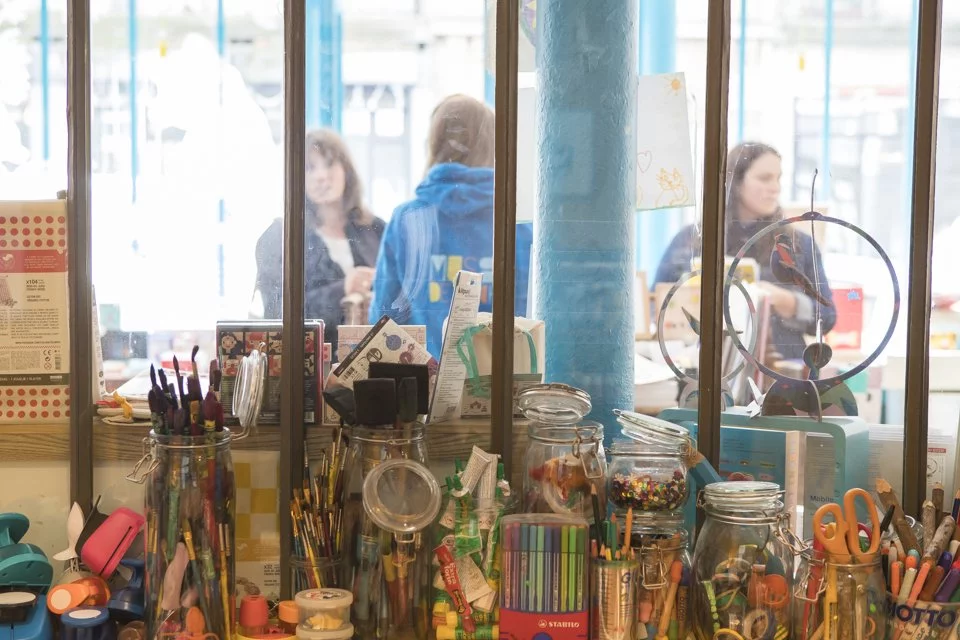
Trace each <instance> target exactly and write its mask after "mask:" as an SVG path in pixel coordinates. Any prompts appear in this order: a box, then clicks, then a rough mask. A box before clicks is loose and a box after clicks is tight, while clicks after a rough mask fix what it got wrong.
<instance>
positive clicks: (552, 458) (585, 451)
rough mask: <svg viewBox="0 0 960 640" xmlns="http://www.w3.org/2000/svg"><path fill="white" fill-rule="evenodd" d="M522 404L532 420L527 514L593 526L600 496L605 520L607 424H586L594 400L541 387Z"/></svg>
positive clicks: (577, 392) (570, 390) (558, 386)
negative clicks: (571, 519) (572, 518)
mask: <svg viewBox="0 0 960 640" xmlns="http://www.w3.org/2000/svg"><path fill="white" fill-rule="evenodd" d="M518 404H519V406H520V410H521V411H522V412H523V415H524V416H525V417H526V418H527V419H528V420H530V427H529V437H530V444H529V446H528V447H527V452H526V456H525V461H526V473H525V474H524V477H523V510H524V511H525V512H526V513H559V514H567V515H575V516H579V517H582V518H584V519H586V520H587V521H588V522H592V521H593V520H594V509H593V502H592V500H591V493H596V494H597V497H598V500H599V505H598V506H599V511H600V516H601V517H603V514H604V513H606V499H605V495H604V494H605V491H604V488H605V478H606V467H607V461H606V457H605V453H604V450H603V426H601V425H600V424H597V423H596V422H589V421H584V420H583V417H584V416H585V415H587V414H588V413H590V409H591V408H592V405H591V403H590V396H589V395H588V394H587V393H586V392H585V391H581V390H580V389H575V388H573V387H570V386H567V385H565V384H541V385H535V386H532V387H529V388H527V389H525V390H524V391H522V392H520V394H519V396H518Z"/></svg>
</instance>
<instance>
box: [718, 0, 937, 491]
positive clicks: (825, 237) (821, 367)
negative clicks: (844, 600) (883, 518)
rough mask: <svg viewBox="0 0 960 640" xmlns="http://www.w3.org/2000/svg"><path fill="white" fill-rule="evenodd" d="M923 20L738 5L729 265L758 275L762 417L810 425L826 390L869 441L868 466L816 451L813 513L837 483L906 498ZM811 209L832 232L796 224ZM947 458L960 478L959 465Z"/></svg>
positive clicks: (811, 477)
mask: <svg viewBox="0 0 960 640" xmlns="http://www.w3.org/2000/svg"><path fill="white" fill-rule="evenodd" d="M743 6H746V7H747V14H746V15H745V16H744V15H741V14H740V13H739V11H740V8H741V7H743ZM830 7H833V9H832V13H830V12H829V8H830ZM911 7H912V10H911ZM916 12H917V3H915V2H910V3H903V2H872V3H841V2H837V3H822V2H819V3H818V2H801V3H791V4H789V6H788V5H786V4H779V3H749V4H748V5H747V4H745V3H734V10H733V24H734V25H736V26H735V27H734V33H733V43H732V49H733V50H732V53H731V67H732V68H731V82H730V105H731V108H730V126H729V132H730V151H729V156H728V161H727V192H728V193H727V198H728V199H727V206H726V253H727V254H728V255H736V254H737V253H738V252H740V253H741V254H742V255H743V257H744V258H745V261H744V262H747V261H751V260H752V261H755V268H756V269H757V276H758V277H757V280H758V282H757V283H756V284H755V285H753V286H751V292H752V294H753V295H754V297H755V300H756V304H757V308H758V316H757V317H758V327H759V328H760V332H759V335H760V338H761V339H760V340H759V341H758V344H757V360H759V361H760V362H761V363H762V364H763V365H764V366H765V367H766V371H763V372H761V374H759V375H756V376H755V377H756V378H757V379H758V381H762V384H761V385H760V386H761V388H762V389H763V390H764V391H766V392H767V395H766V399H765V405H764V406H765V407H767V408H768V409H767V410H768V411H773V412H777V413H784V414H790V415H792V414H793V413H795V412H797V413H800V414H802V415H805V414H815V413H816V412H817V411H819V410H820V409H818V408H817V407H816V406H815V405H816V403H815V402H814V396H813V395H812V394H811V393H810V392H809V389H810V384H811V383H810V382H807V381H808V380H819V381H820V382H818V383H817V384H818V387H819V389H820V391H821V399H820V403H821V409H822V412H823V414H824V415H825V416H827V417H825V419H829V417H831V416H844V415H858V416H859V417H860V418H861V419H862V422H863V424H865V425H866V426H867V428H868V431H869V460H867V459H861V458H860V457H858V456H859V455H860V454H861V453H863V454H865V453H866V449H865V448H863V447H859V445H858V446H857V448H856V451H859V452H860V453H858V454H857V455H848V457H847V459H846V460H843V461H839V462H838V463H837V465H834V460H833V455H834V448H833V445H832V440H831V439H830V438H816V439H813V440H811V436H808V438H807V443H808V444H807V454H806V483H807V485H806V487H805V492H806V494H807V499H808V501H809V500H810V499H812V498H811V496H815V495H821V496H825V497H827V498H832V496H833V488H834V487H833V481H834V479H835V478H837V476H838V474H847V475H846V477H847V485H848V486H873V483H874V481H875V479H876V478H877V477H880V476H882V477H885V478H886V479H887V480H889V481H890V482H891V483H892V484H893V485H894V487H895V488H897V490H898V491H899V489H900V485H901V475H902V474H901V469H902V439H903V428H902V425H903V420H904V416H903V411H904V410H903V389H904V351H905V344H906V320H907V308H906V296H907V294H908V289H909V285H908V279H907V275H908V269H907V266H908V265H907V260H908V238H909V225H910V191H911V172H912V162H911V160H912V138H913V132H914V127H913V120H912V118H913V115H912V113H913V111H912V110H913V93H914V84H915V83H914V77H915V76H914V68H915V65H916V62H915V60H916V59H915V53H914V50H915V47H916V20H917V13H916ZM881 33H882V34H883V35H882V37H881V36H880V34H881ZM811 209H812V210H814V211H817V212H819V213H821V214H823V216H827V218H825V219H822V220H821V219H816V220H812V221H811V220H809V219H804V220H802V221H798V222H794V223H788V222H787V221H788V220H790V219H794V218H795V217H796V216H801V215H803V214H804V213H805V212H807V211H810V210H811ZM891 272H892V273H893V275H894V276H895V278H896V281H897V283H898V286H899V296H900V298H899V305H898V304H897V299H896V297H895V296H896V293H897V289H896V288H895V286H894V277H893V276H892V275H891ZM894 322H895V323H896V329H895V330H892V329H891V326H892V323H894ZM818 345H822V346H818ZM836 382H842V383H843V384H841V385H839V386H836V385H835V384H834V383H836ZM931 424H932V423H931ZM936 429H937V427H934V426H931V446H933V445H934V443H936V442H940V441H941V438H942V436H941V435H939V434H938V433H937V432H936ZM809 432H810V430H808V433H809ZM950 433H951V434H952V435H951V439H952V438H954V436H955V434H954V433H953V431H951V432H950ZM853 437H855V436H854V435H853V433H852V432H851V431H849V430H848V438H853ZM856 437H859V436H856ZM853 443H854V440H852V439H850V440H848V447H847V450H848V451H851V450H852V449H853V448H854V447H853V446H852V445H853ZM938 459H939V460H940V462H942V463H943V464H944V469H943V472H946V471H947V470H948V468H952V465H953V455H952V453H951V454H949V455H946V456H939V458H938ZM811 465H812V466H811ZM834 466H836V469H835V470H834ZM819 483H822V486H818V484H819ZM807 506H808V507H810V506H811V505H810V504H808V505H807Z"/></svg>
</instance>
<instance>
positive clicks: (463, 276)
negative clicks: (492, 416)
mask: <svg viewBox="0 0 960 640" xmlns="http://www.w3.org/2000/svg"><path fill="white" fill-rule="evenodd" d="M482 285H483V276H482V275H481V274H479V273H471V272H469V271H461V272H460V273H458V274H457V281H456V283H455V284H454V287H453V300H451V301H450V316H449V317H448V318H447V327H446V331H445V332H444V335H443V349H442V353H441V354H440V373H439V375H438V376H437V385H436V387H434V390H433V400H432V401H431V403H430V422H443V421H445V420H451V419H453V418H456V417H457V415H458V414H457V407H459V406H460V397H461V395H462V393H463V381H464V379H465V378H466V377H467V369H466V367H465V366H464V364H463V360H461V359H460V354H459V353H458V352H457V345H459V344H460V338H462V337H463V334H464V333H465V332H466V331H467V329H469V328H470V327H472V326H474V325H475V324H476V323H477V312H478V311H479V310H480V289H481V288H482Z"/></svg>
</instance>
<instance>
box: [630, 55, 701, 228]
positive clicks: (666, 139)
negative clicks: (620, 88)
mask: <svg viewBox="0 0 960 640" xmlns="http://www.w3.org/2000/svg"><path fill="white" fill-rule="evenodd" d="M694 180H695V176H694V173H693V152H692V150H691V146H690V120H689V118H688V114H687V84H686V80H685V79H684V76H683V74H682V73H664V74H659V75H651V76H640V83H639V85H638V87H637V209H641V210H648V209H665V208H669V207H692V206H694V205H695V204H696V190H695V188H694V187H695V185H694Z"/></svg>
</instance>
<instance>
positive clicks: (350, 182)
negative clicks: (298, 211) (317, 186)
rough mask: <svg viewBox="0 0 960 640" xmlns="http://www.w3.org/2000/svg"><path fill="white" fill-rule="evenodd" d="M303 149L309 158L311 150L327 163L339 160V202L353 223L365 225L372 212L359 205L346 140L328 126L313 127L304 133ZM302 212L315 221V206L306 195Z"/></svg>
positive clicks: (357, 185)
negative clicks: (341, 189)
mask: <svg viewBox="0 0 960 640" xmlns="http://www.w3.org/2000/svg"><path fill="white" fill-rule="evenodd" d="M305 147H306V151H307V158H305V160H308V159H309V156H310V153H311V152H316V153H319V154H320V155H321V156H322V157H323V158H324V159H325V160H327V161H328V162H330V163H334V162H336V163H339V164H340V166H341V167H343V176H344V186H343V197H342V199H341V203H342V206H343V210H344V212H345V213H346V214H347V218H348V219H349V220H351V221H353V222H355V223H357V224H363V225H369V224H372V223H373V220H374V218H373V214H372V213H371V212H370V211H369V210H367V208H366V207H365V206H364V205H363V186H362V185H361V184H360V175H359V174H358V173H357V169H356V167H355V166H354V164H353V159H352V158H351V157H350V150H349V149H347V145H346V143H345V142H344V141H343V138H341V137H340V136H339V135H338V134H337V133H336V132H335V131H331V130H330V129H315V130H313V131H308V132H307V137H306V145H305ZM306 211H307V215H308V216H312V217H313V218H314V219H315V220H316V218H317V216H318V215H319V213H318V211H317V206H316V205H315V204H314V203H313V202H311V201H310V199H309V198H307V202H306ZM316 222H320V220H316Z"/></svg>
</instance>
